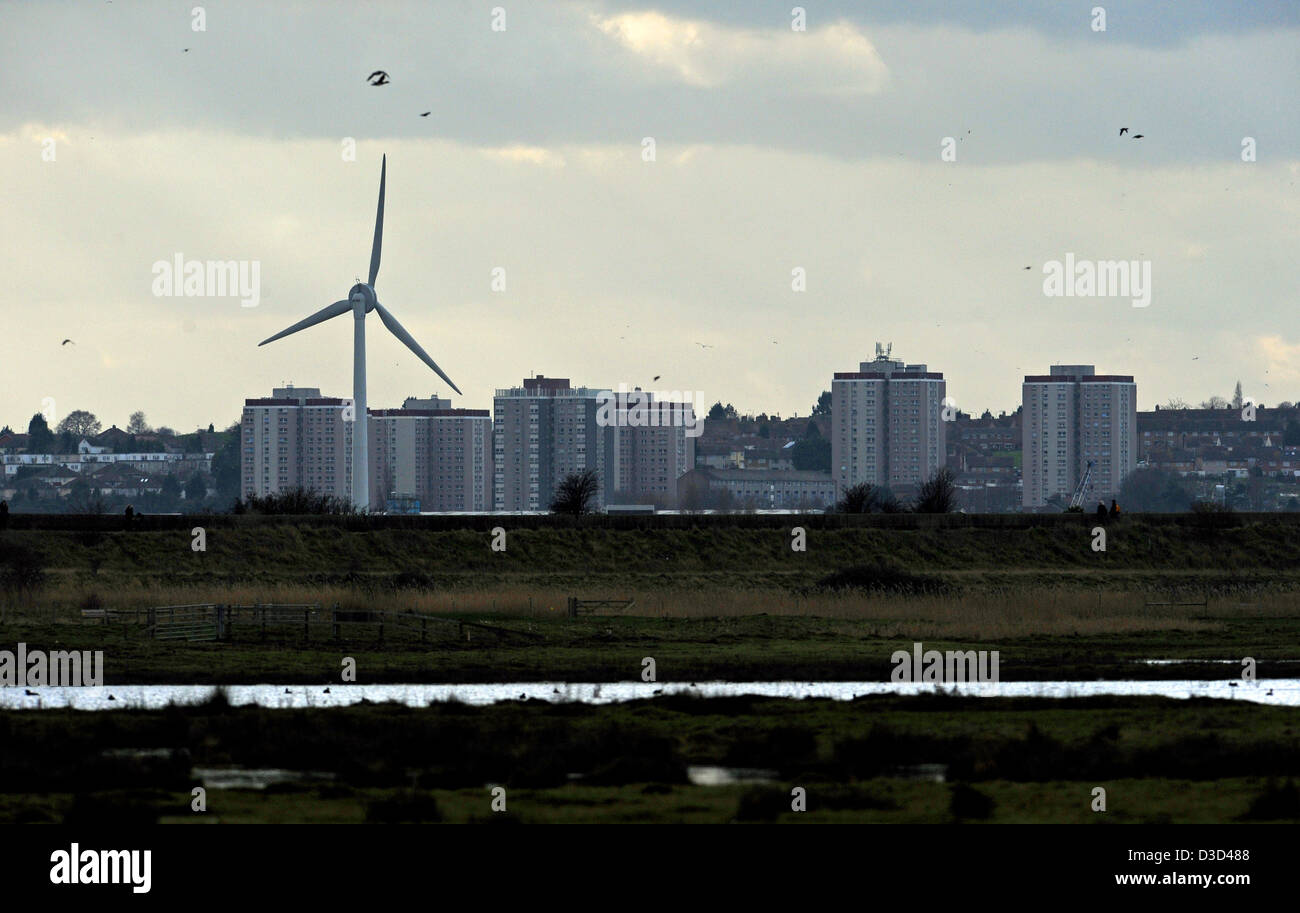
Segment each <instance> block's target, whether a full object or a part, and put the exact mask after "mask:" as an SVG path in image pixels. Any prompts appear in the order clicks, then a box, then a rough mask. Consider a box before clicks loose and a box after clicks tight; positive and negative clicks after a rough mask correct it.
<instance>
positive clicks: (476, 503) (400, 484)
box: [370, 397, 492, 513]
mask: <svg viewBox="0 0 1300 913" xmlns="http://www.w3.org/2000/svg"><path fill="white" fill-rule="evenodd" d="M491 486H492V417H491V415H489V413H488V411H487V410H486V409H453V408H451V401H450V400H445V399H438V398H437V397H433V398H431V399H415V398H408V399H407V400H406V402H405V403H403V404H402V408H401V409H372V410H370V503H371V504H372V505H381V504H384V503H385V501H386V500H388V499H389V498H392V497H397V498H409V499H414V500H417V501H419V504H420V510H422V511H469V512H476V513H484V512H487V511H489V510H491V509H492V487H491Z"/></svg>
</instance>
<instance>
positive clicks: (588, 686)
mask: <svg viewBox="0 0 1300 913" xmlns="http://www.w3.org/2000/svg"><path fill="white" fill-rule="evenodd" d="M940 689H942V690H944V691H946V692H947V693H950V694H959V695H966V696H973V697H1046V698H1073V697H1100V696H1122V697H1139V696H1149V695H1154V696H1158V697H1169V698H1180V699H1185V698H1191V697H1202V698H1218V699H1222V700H1245V701H1256V702H1259V703H1264V704H1278V705H1280V706H1290V707H1300V679H1294V678H1270V679H1260V680H1258V681H1255V682H1238V681H1230V680H1227V679H1217V680H1213V681H1207V680H1182V681H1093V682H1001V683H997V684H994V683H989V682H971V683H966V684H951V685H943V686H936V685H934V684H931V683H923V682H699V683H689V684H687V683H680V684H678V683H673V682H601V683H593V682H580V683H564V682H522V683H514V684H506V685H332V686H330V688H329V692H328V693H327V692H326V690H325V686H323V685H230V686H228V687H227V688H226V696H227V698H228V699H229V700H230V703H232V704H235V705H245V704H256V705H258V706H261V707H268V708H283V709H290V708H304V707H345V706H347V705H349V704H356V703H359V702H361V701H371V702H374V703H386V702H395V703H401V704H406V705H407V706H409V707H423V706H426V705H428V704H430V703H433V702H437V701H459V702H461V703H464V704H475V705H482V704H496V703H500V702H503V701H550V702H556V703H560V702H572V701H576V702H580V703H584V704H613V703H619V702H621V701H632V700H640V699H644V698H652V697H656V696H663V697H668V696H671V695H681V694H691V695H696V696H698V697H738V696H756V697H785V698H806V697H812V698H832V699H834V700H842V701H847V700H852V699H854V698H856V697H863V696H866V695H872V694H933V693H935V692H936V691H937V690H940ZM27 690H31V691H33V692H35V693H34V694H30V695H29V694H27V693H26V691H27ZM215 690H216V689H215V688H213V687H212V686H211V685H109V686H104V687H99V688H32V689H23V688H0V708H4V709H18V710H41V709H45V708H60V707H72V708H75V709H78V710H111V709H113V708H118V707H134V708H147V709H158V708H162V707H166V706H167V705H168V704H199V703H202V702H203V701H206V700H208V699H209V698H210V697H212V695H213V693H214V692H215Z"/></svg>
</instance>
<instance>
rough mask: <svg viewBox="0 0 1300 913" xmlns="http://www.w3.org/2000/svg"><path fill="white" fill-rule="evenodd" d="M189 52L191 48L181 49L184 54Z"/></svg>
mask: <svg viewBox="0 0 1300 913" xmlns="http://www.w3.org/2000/svg"><path fill="white" fill-rule="evenodd" d="M189 52H190V49H189V48H182V49H181V53H182V54H188V53H189Z"/></svg>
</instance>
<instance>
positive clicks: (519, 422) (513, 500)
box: [492, 374, 608, 511]
mask: <svg viewBox="0 0 1300 913" xmlns="http://www.w3.org/2000/svg"><path fill="white" fill-rule="evenodd" d="M599 393H600V390H598V389H594V388H590V387H571V386H570V385H569V380H568V378H564V377H545V376H543V375H540V374H539V375H537V376H536V377H530V378H526V379H525V380H524V382H523V384H522V386H519V387H506V388H501V389H498V390H497V391H496V397H495V399H494V401H493V407H492V413H493V415H492V421H493V473H494V476H493V484H492V494H493V498H492V500H493V509H494V510H500V511H518V510H540V511H544V510H547V509H549V508H550V505H551V498H552V497H553V496H554V494H555V487H556V485H557V484H558V483H559V482H560V480H561V479H563V478H564V477H565V476H566V475H568V474H570V473H574V472H582V471H583V470H585V469H594V470H596V472H597V473H598V474H599V475H600V477H601V482H600V492H599V494H598V496H597V502H598V503H597V506H598V507H604V505H605V503H606V487H607V485H608V482H607V480H606V476H605V469H606V457H607V454H606V449H605V447H603V446H602V443H603V442H602V439H601V435H600V434H599V431H600V429H599V428H598V427H597V425H596V410H597V407H598V400H597V396H598V394H599Z"/></svg>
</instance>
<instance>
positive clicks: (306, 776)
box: [191, 767, 334, 789]
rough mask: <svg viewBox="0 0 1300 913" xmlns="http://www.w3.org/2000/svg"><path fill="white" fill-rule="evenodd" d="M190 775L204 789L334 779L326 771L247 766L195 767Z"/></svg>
mask: <svg viewBox="0 0 1300 913" xmlns="http://www.w3.org/2000/svg"><path fill="white" fill-rule="evenodd" d="M191 776H193V777H194V779H196V780H198V781H199V782H200V783H202V784H203V787H204V788H205V789H266V788H267V787H268V786H275V785H278V784H281V783H302V782H306V781H311V780H333V779H334V774H332V773H329V772H328V771H312V770H281V769H279V768H265V769H256V768H247V767H196V768H194V771H193V773H192V774H191Z"/></svg>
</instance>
